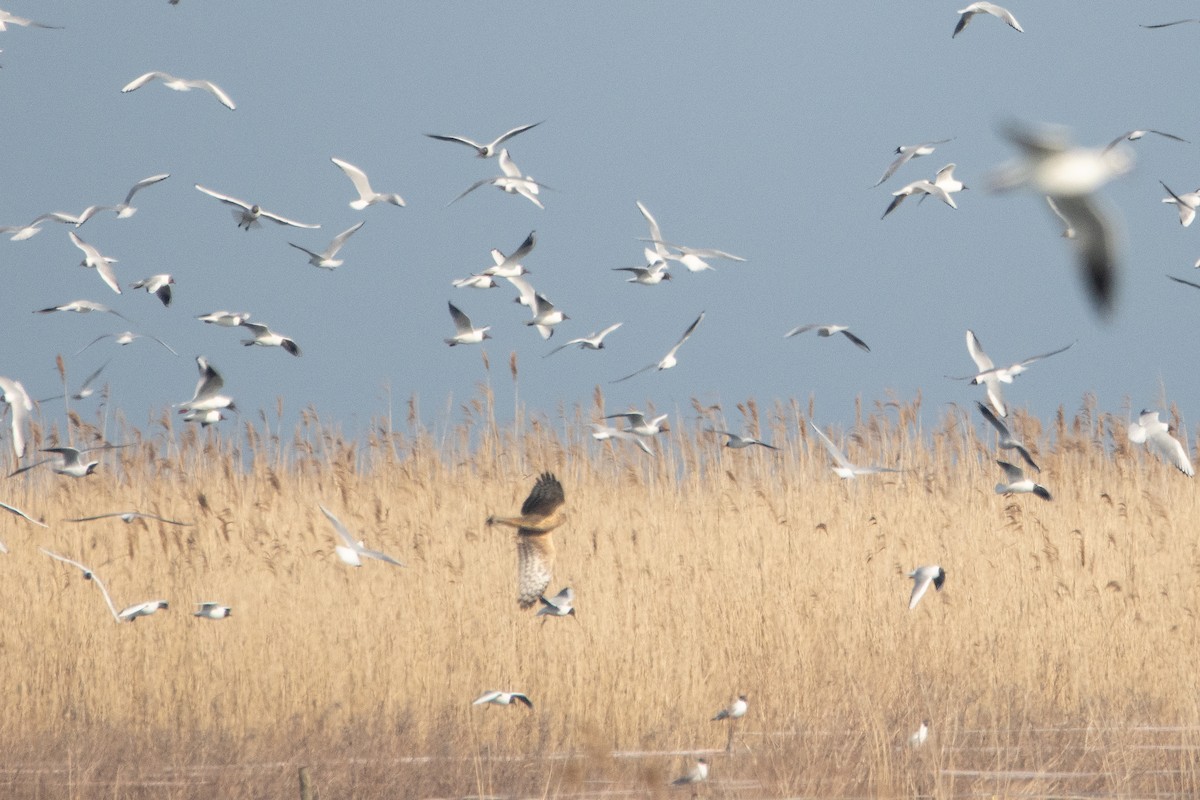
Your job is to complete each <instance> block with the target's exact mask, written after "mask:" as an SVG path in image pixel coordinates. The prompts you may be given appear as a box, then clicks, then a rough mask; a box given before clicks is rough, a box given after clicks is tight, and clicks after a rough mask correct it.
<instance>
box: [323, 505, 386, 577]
mask: <svg viewBox="0 0 1200 800" xmlns="http://www.w3.org/2000/svg"><path fill="white" fill-rule="evenodd" d="M317 508H319V509H321V513H322V514H324V515H325V517H326V518H327V519H328V520H329V522H330V524H331V525H333V529H334V530H335V531H337V534H338V536H340V537H341V538H342V544H338V545H334V548H333V549H334V552H336V553H337V557H338V558H339V559H340V560H341V562H342V563H343V564H349V565H350V566H352V567H361V566H362V560H363V558H373V559H375V560H376V561H382V562H384V563H385V564H393V565H395V566H397V567H403V566H404V565H403V564H401V563H400V562H399V561H397V560H396V559H394V558H392V557H391V556H389V555H388V554H387V553H381V552H379V551H378V550H371V549H369V548H367V547H366V546H365V545H364V544H363V542H362V539H355V538H354V537H353V536H352V535H350V531H348V530H347V529H346V526H345V525H343V524H342V521H341V520H339V519H338V518H337V517H335V516H334V515H333V512H331V511H330V510H329V509H327V508H326V507H325V506H323V505H320V504H318V505H317Z"/></svg>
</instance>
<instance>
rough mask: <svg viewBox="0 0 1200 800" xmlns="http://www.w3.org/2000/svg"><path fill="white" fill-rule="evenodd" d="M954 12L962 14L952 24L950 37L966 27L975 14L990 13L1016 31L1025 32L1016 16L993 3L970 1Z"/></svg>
mask: <svg viewBox="0 0 1200 800" xmlns="http://www.w3.org/2000/svg"><path fill="white" fill-rule="evenodd" d="M955 13H956V14H962V16H961V17H959V19H958V24H957V25H955V26H954V33H953V34H951V35H950V38H951V39H953V38H954V37H955V36H958V34H960V33H962V29H963V28H965V27H967V23H969V22H970V21H971V18H972V17H974V16H975V15H976V14H991V15H992V16H993V17H996V18H997V19H1000V20H1003V21H1004V23H1005V24H1006V25H1008V26H1009V27H1010V28H1012V29H1013V30H1015V31H1017V32H1018V33H1024V32H1025V29H1024V28H1022V27H1021V23H1019V22H1017V18H1016V17H1014V16H1013V15H1012V12H1011V11H1009V10H1008V9H1007V8H1004V7H1002V6H998V5H996V4H995V3H988V2H982V0H981V2H978V3H971V5H969V6H967V7H966V8H962V9H959V10H958V11H956V12H955Z"/></svg>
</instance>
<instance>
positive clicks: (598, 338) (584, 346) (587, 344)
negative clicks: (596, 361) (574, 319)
mask: <svg viewBox="0 0 1200 800" xmlns="http://www.w3.org/2000/svg"><path fill="white" fill-rule="evenodd" d="M621 325H622V323H620V322H616V323H614V324H612V325H609V326H608V327H607V328H605V329H604V330H602V331H600V332H599V333H589V334H588V335H587V336H580V337H579V338H578V339H572V340H571V341H569V342H567V343H566V344H560V345H559V346H558V347H556V348H554V349H553V350H551V351H550V352H549V353H546V355H544V356H542V358H548V357H550V356H552V355H554V354H555V353H557V352H558V351H559V350H562V349H564V348H567V347H570V346H571V345H579V349H580V350H603V349H604V339H605V337H606V336H608V335H609V334H610V333H612V332H613V331H615V330H616V329H617V328H619V327H621Z"/></svg>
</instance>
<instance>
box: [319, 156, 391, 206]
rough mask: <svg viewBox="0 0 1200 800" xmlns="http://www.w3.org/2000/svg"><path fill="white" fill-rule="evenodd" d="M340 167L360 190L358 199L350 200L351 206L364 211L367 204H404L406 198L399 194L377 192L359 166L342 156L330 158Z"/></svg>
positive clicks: (356, 189) (358, 190)
mask: <svg viewBox="0 0 1200 800" xmlns="http://www.w3.org/2000/svg"><path fill="white" fill-rule="evenodd" d="M329 160H330V161H332V162H333V163H334V164H336V165H337V166H338V168H339V169H340V170H341V171H342V172H344V173H346V177H347V178H349V179H350V182H351V183H353V184H354V190H355V191H357V192H358V199H357V200H351V201H350V207H351V208H353V209H354V210H355V211H362V210H363V209H364V208H366V207H367V206H373V205H375V204H376V203H391V204H392V205H394V206H403V205H404V198H403V197H401V196H400V195H398V194H394V193H392V194H385V193H383V192H377V191H375V190H374V189H372V188H371V182H370V181H369V180H368V179H367V173H365V172H363V171H362V170H361V169H359V168H358V167H356V166H354V165H353V164H351V163H350V162H348V161H342V160H341V159H340V158H331V159H329Z"/></svg>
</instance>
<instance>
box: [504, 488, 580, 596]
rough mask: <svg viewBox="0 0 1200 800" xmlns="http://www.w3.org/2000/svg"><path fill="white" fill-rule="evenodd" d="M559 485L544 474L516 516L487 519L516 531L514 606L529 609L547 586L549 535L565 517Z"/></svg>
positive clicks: (551, 553) (550, 565) (550, 554)
mask: <svg viewBox="0 0 1200 800" xmlns="http://www.w3.org/2000/svg"><path fill="white" fill-rule="evenodd" d="M564 499H565V498H564V496H563V488H562V484H561V483H559V482H558V478H556V477H554V474H553V473H550V472H543V473H542V474H541V476H540V477H539V478H538V479H537V483H535V484H534V485H533V491H531V492H530V493H529V497H527V498H525V502H524V503H523V504H522V505H521V516H519V517H495V516H492V517H488V519H487V524H488V525H507V526H509V527H510V528H516V529H517V604H518V605H519V606H520V607H521V608H529V607H530V606H532V605H533V604H534V603H536V602H538V599H539V598H540V597H541V596H542V594H543V593H544V592H545V591H546V587H547V586H549V585H550V576H551V573H552V572H553V570H554V540H553V539H551V538H550V533H551V532H552V531H553V530H554V529H555V528H557V527H558V526H559V525H562V523H563V521H564V520H565V518H566V515H565V513H564V512H563V510H562V505H563V501H564Z"/></svg>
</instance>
